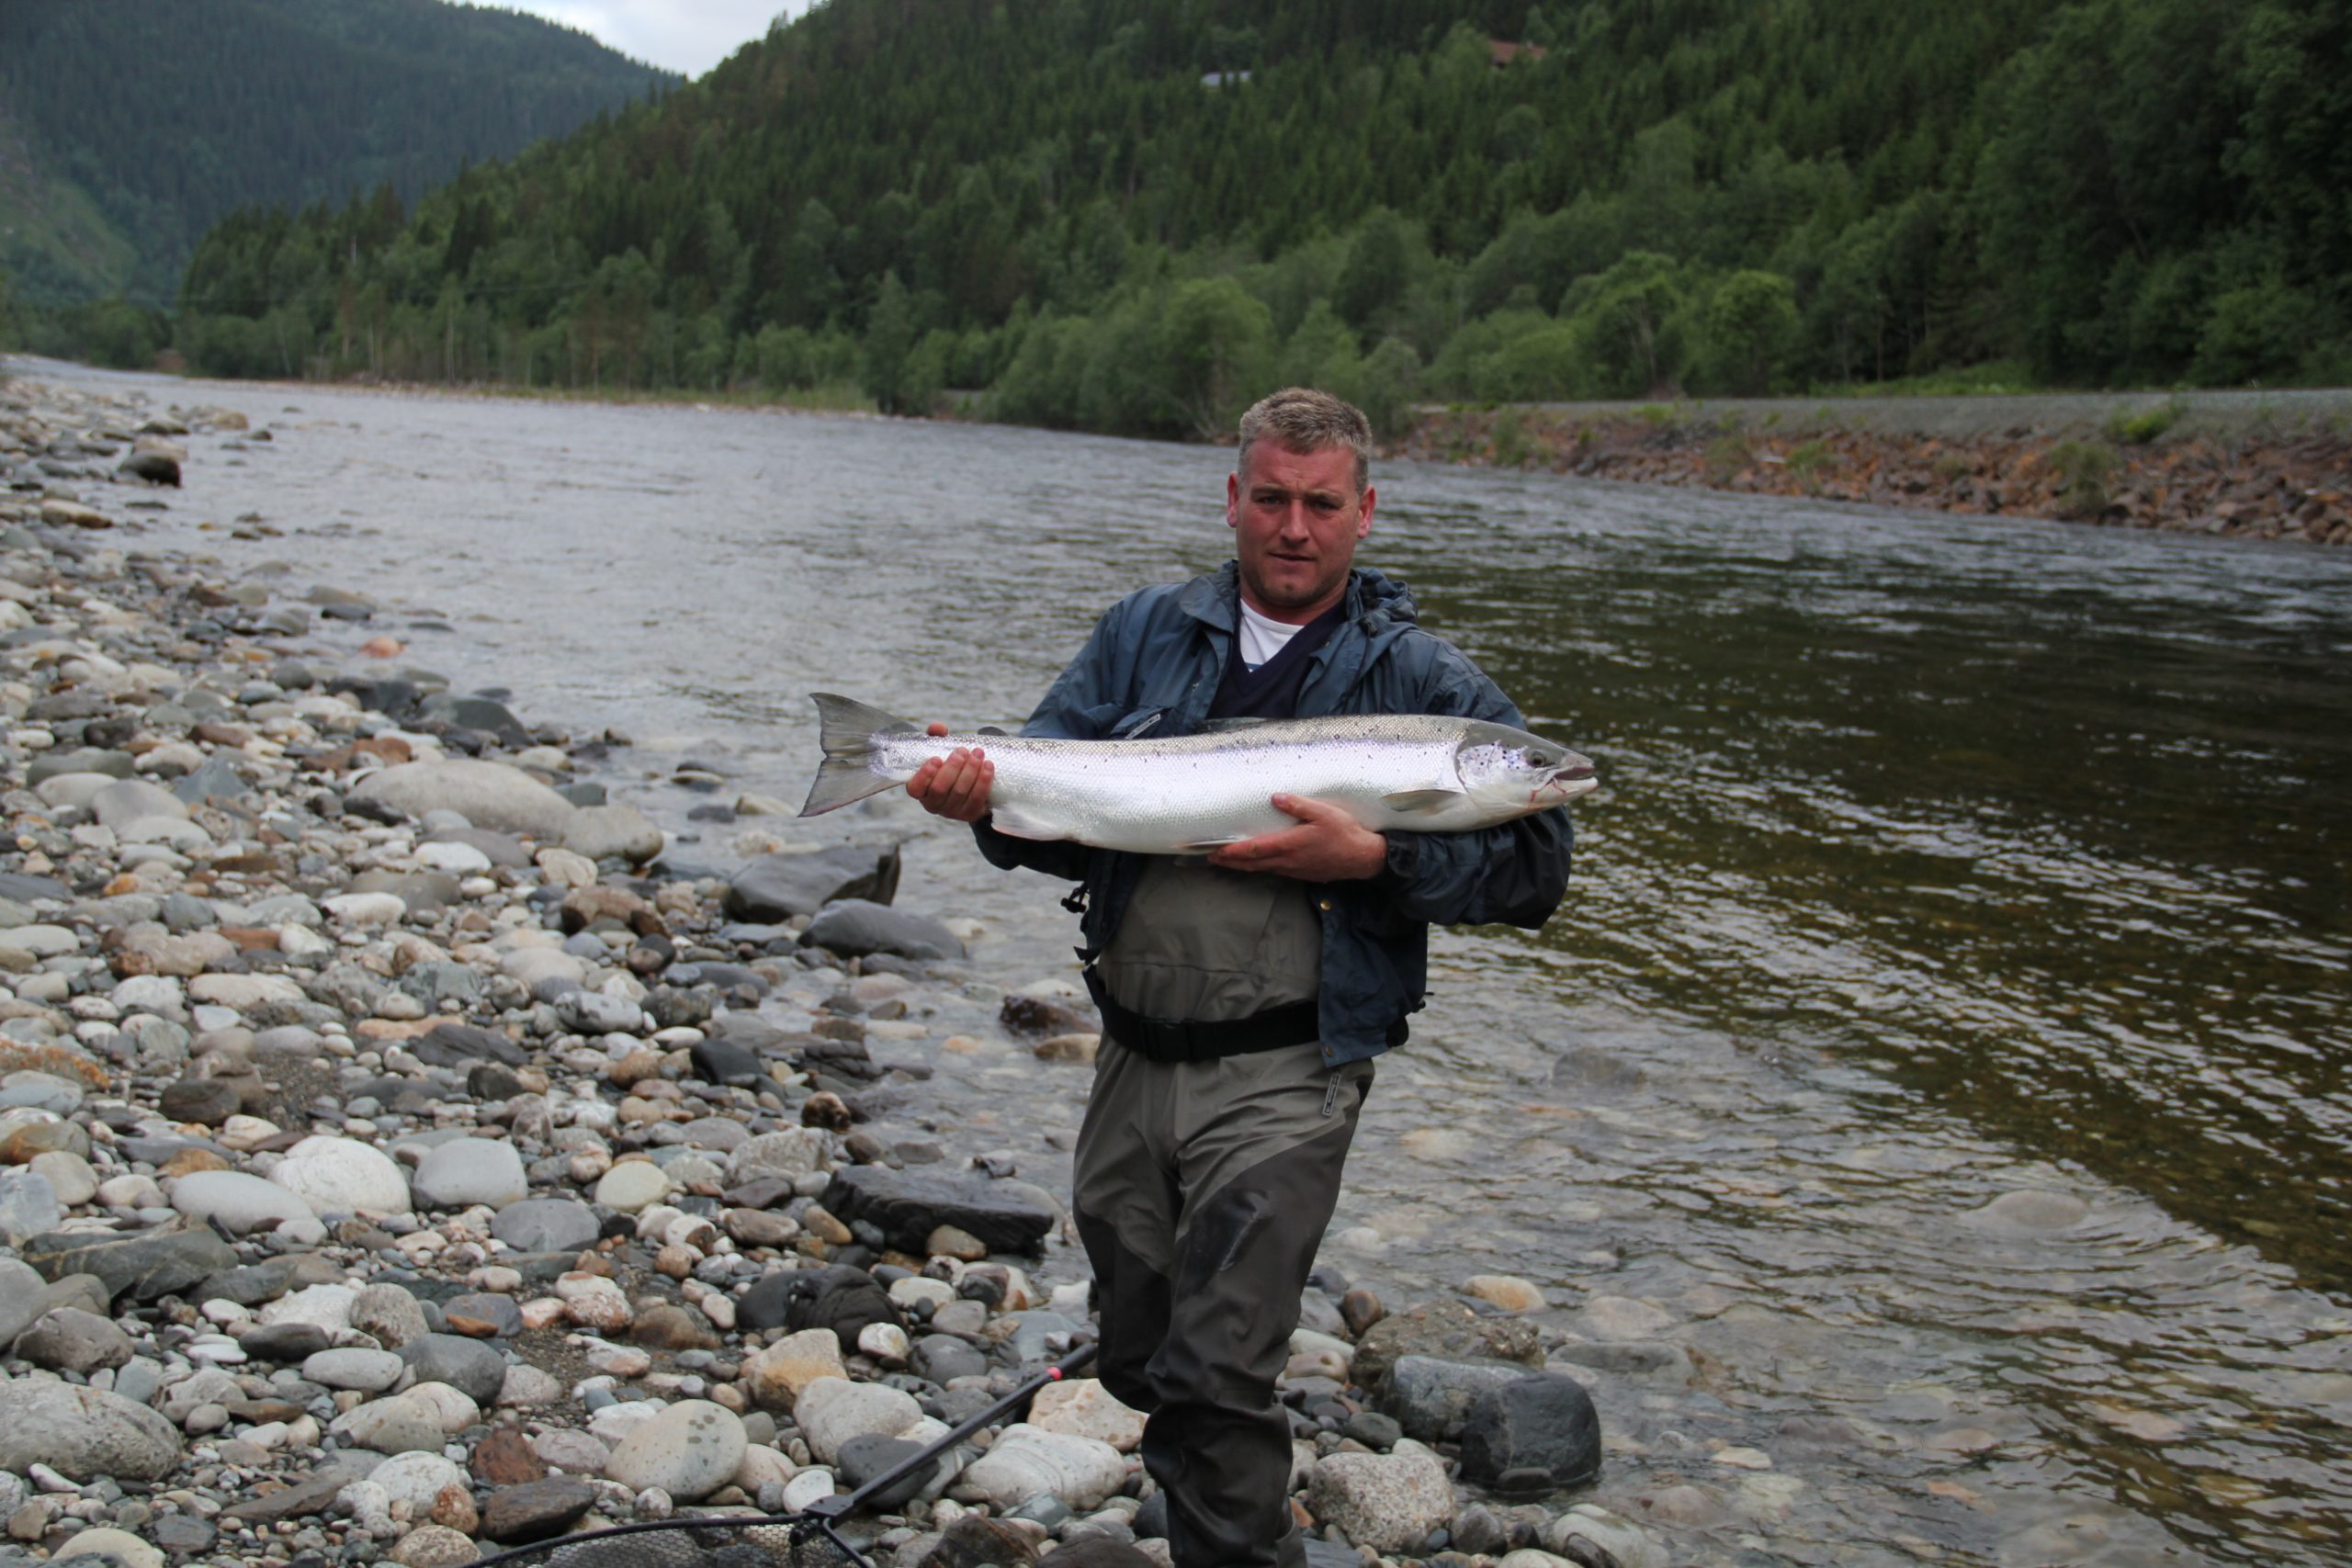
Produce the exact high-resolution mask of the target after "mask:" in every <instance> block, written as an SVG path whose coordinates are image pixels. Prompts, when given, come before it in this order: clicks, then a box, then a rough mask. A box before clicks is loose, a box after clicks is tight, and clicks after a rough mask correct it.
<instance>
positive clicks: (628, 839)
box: [563, 806, 663, 865]
mask: <svg viewBox="0 0 2352 1568" xmlns="http://www.w3.org/2000/svg"><path fill="white" fill-rule="evenodd" d="M662 842H663V840H662V829H660V828H658V827H656V826H654V823H653V818H650V817H648V816H647V815H646V814H645V813H644V812H642V811H639V809H638V808H637V807H634V806H576V807H572V810H571V820H570V821H569V822H567V823H565V824H564V828H563V847H564V848H565V849H567V850H570V851H571V852H572V853H574V854H581V855H586V856H587V857H588V858H589V859H590V860H606V859H615V860H625V861H627V862H628V863H629V864H631V865H641V864H643V863H645V862H647V861H650V860H651V859H652V858H653V857H654V856H655V855H658V854H660V853H661V852H662Z"/></svg>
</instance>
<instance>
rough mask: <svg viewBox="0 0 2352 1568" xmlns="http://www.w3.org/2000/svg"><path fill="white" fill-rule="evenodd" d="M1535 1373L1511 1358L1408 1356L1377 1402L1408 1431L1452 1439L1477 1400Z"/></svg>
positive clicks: (1429, 1438)
mask: <svg viewBox="0 0 2352 1568" xmlns="http://www.w3.org/2000/svg"><path fill="white" fill-rule="evenodd" d="M1529 1375H1530V1373H1529V1372H1528V1370H1527V1369H1526V1368H1525V1367H1520V1366H1513V1365H1511V1364H1510V1363H1509V1362H1502V1361H1448V1360H1441V1359H1438V1358H1437V1357H1434V1356H1405V1357H1401V1358H1399V1359H1398V1360H1397V1364H1396V1365H1395V1366H1394V1367H1392V1368H1391V1369H1389V1374H1388V1380H1387V1382H1385V1384H1384V1385H1383V1386H1382V1388H1381V1391H1380V1393H1379V1394H1378V1395H1377V1397H1375V1399H1374V1402H1373V1403H1374V1407H1375V1408H1376V1409H1378V1410H1379V1411H1380V1413H1381V1414H1382V1415H1384V1416H1393V1417H1395V1418H1396V1421H1397V1425H1398V1426H1400V1427H1404V1428H1405V1435H1406V1436H1407V1437H1408V1438H1416V1439H1418V1440H1419V1441H1421V1442H1424V1443H1438V1442H1451V1441H1453V1439H1454V1438H1457V1437H1459V1436H1461V1433H1462V1426H1463V1423H1464V1422H1465V1421H1467V1420H1468V1419H1469V1418H1470V1409H1471V1406H1473V1405H1475V1404H1477V1403H1478V1401H1480V1400H1481V1399H1484V1398H1485V1397H1486V1396H1487V1394H1489V1393H1494V1392H1495V1391H1496V1390H1498V1389H1500V1388H1505V1387H1508V1386H1509V1385H1510V1384H1511V1383H1515V1382H1519V1381H1520V1380H1521V1379H1522V1378H1525V1377H1528V1376H1529ZM1561 1381H1562V1382H1566V1381H1568V1380H1566V1379H1565V1378H1564V1379H1562V1380H1561Z"/></svg>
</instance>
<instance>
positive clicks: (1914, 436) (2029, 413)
mask: <svg viewBox="0 0 2352 1568" xmlns="http://www.w3.org/2000/svg"><path fill="white" fill-rule="evenodd" d="M1391 451H1392V453H1393V455H1395V456H1397V457H1410V458H1416V459H1419V460H1422V461H1427V462H1437V463H1462V464H1469V465H1473V466H1478V467H1488V468H1528V469H1543V470H1548V471H1550V472H1554V473H1560V474H1574V475H1577V476H1579V477H1583V478H1591V479H1619V480H1625V481H1629V482H1633V483H1637V484H1657V485H1676V486H1699V487H1703V488H1707V489H1712V490H1721V491H1734V492H1746V493H1751V494H1767V495H1789V496H1813V497H1816V498H1819V499H1822V500H1828V501H1846V502H1862V503H1865V504H1870V505H1877V506H1899V507H1917V508H1925V509H1932V510H1935V511H1939V512H1951V513H1975V514H1979V515H1995V516H2009V517H2036V518H2056V519H2060V520H2064V521H2070V522H2079V523H2094V524H2104V525H2115V526H2124V527H2140V528H2156V529H2162V530H2165V531H2168V532H2175V533H2197V534H2212V535H2229V536H2242V537H2250V538H2263V539H2296V540H2301V541H2304V542H2307V543H2312V544H2330V545H2345V544H2352V390H2345V389H2293V390H2286V391H2273V392H2256V391H2197V392H2177V393H2150V392H2134V393H2096V392H2068V393H2041V394H2028V395H1995V394H1987V395H1972V396H1963V397H1918V398H1909V397H1880V398H1789V399H1748V400H1710V401H1705V402H1675V403H1630V402H1618V403H1537V404H1505V405H1498V406H1494V407H1487V408H1468V407H1463V406H1460V405H1455V406H1452V407H1445V408H1434V407H1427V408H1424V409H1422V410H1421V411H1420V416H1419V419H1418V420H1417V422H1416V423H1415V424H1414V426H1413V429H1412V431H1411V432H1410V433H1409V434H1408V435H1407V436H1406V437H1405V438H1404V439H1403V440H1401V441H1399V442H1397V443H1396V444H1395V445H1394V446H1393V447H1392V448H1391Z"/></svg>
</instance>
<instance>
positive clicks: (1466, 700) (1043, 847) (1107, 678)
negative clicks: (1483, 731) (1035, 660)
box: [973, 561, 1570, 1066]
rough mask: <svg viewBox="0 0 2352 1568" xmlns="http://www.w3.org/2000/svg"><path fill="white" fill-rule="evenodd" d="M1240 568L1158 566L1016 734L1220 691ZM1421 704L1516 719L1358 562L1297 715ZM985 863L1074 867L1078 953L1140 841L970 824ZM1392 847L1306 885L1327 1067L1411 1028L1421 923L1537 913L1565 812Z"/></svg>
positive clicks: (1109, 615) (1564, 838) (1558, 880)
mask: <svg viewBox="0 0 2352 1568" xmlns="http://www.w3.org/2000/svg"><path fill="white" fill-rule="evenodd" d="M1239 581H1240V576H1239V567H1238V565H1237V563H1235V562H1233V561H1227V563H1226V564H1225V566H1224V568H1223V569H1222V570H1218V571H1215V572H1211V573H1208V574H1207V575H1205V576H1202V577H1196V578H1194V579H1193V580H1192V581H1190V582H1169V583H1158V584H1155V585H1153V586H1152V587H1149V588H1145V589H1141V590H1138V591H1137V592H1134V593H1131V594H1129V595H1128V596H1127V597H1125V599H1122V600H1120V601H1119V602H1118V603H1117V604H1114V605H1112V606H1111V608H1110V609H1109V610H1108V611H1106V612H1105V613H1104V614H1103V618H1102V619H1101V620H1100V621H1098V622H1097V623H1095V626H1094V632H1093V635H1092V636H1091V637H1089V638H1088V639H1087V643H1086V647H1085V648H1084V649H1082V650H1081V651H1080V654H1079V656H1078V657H1077V658H1076V659H1075V660H1072V661H1071V662H1070V666H1069V669H1067V670H1065V671H1062V673H1061V676H1060V678H1059V679H1057V681H1055V682H1054V684H1053V686H1052V688H1051V689H1050V690H1048V691H1047V692H1046V698H1045V701H1043V702H1041V703H1039V704H1038V705H1037V710H1036V712H1035V713H1034V714H1032V715H1030V716H1029V721H1028V723H1026V724H1025V725H1023V727H1022V731H1021V732H1022V733H1023V735H1034V736H1046V737H1052V738H1056V739H1073V740H1115V739H1125V738H1127V737H1129V736H1134V735H1137V734H1139V733H1144V734H1148V735H1151V736H1169V737H1173V736H1180V735H1190V734H1193V733H1195V732H1196V731H1197V730H1198V729H1199V728H1201V725H1202V723H1203V721H1204V717H1205V716H1206V715H1207V713H1208V709H1209V704H1210V702H1211V701H1212V700H1214V699H1215V697H1216V690H1217V683H1218V682H1219V681H1220V680H1222V679H1223V677H1224V674H1225V667H1226V660H1227V656H1228V655H1229V654H1230V653H1231V652H1232V649H1233V639H1234V637H1235V635H1236V628H1237V627H1238V625H1239V621H1240V612H1239V604H1240V590H1239ZM1364 713H1429V714H1443V715H1447V716H1458V717H1463V718H1480V719H1488V720H1492V721H1493V722H1495V723H1498V724H1508V725H1511V726H1513V727H1515V728H1525V722H1526V721H1525V720H1524V719H1522V718H1521V716H1520V712H1519V709H1518V708H1516V707H1514V706H1513V705H1511V702H1510V698H1508V697H1506V696H1504V695H1503V694H1502V692H1501V690H1500V689H1499V688H1498V687H1497V686H1496V684H1495V683H1494V682H1492V681H1490V680H1488V679H1487V676H1486V674H1485V672H1484V671H1480V670H1479V668H1478V667H1477V666H1476V664H1473V663H1472V662H1471V661H1470V660H1469V659H1468V658H1467V657H1466V656H1464V654H1463V653H1462V652H1461V650H1460V649H1456V648H1454V647H1453V644H1451V643H1449V642H1446V641H1445V640H1444V639H1443V638H1442V637H1438V636H1436V635H1435V634H1434V633H1431V632H1426V631H1423V630H1422V629H1421V628H1420V627H1419V626H1418V625H1417V624H1415V611H1414V607H1413V596H1412V593H1411V591H1410V590H1408V588H1406V586H1405V585H1404V584H1403V583H1402V582H1400V581H1397V580H1396V579H1394V578H1391V577H1387V576H1385V575H1384V574H1382V573H1381V572H1379V571H1377V570H1372V569H1370V568H1365V567H1359V568H1357V569H1356V570H1354V572H1353V573H1352V574H1351V580H1350V581H1349V584H1348V596H1347V617H1346V619H1345V620H1344V621H1343V622H1342V623H1341V624H1340V626H1339V628H1338V629H1337V630H1335V631H1334V632H1333V633H1332V634H1331V636H1330V638H1329V640H1328V641H1327V642H1325V643H1324V645H1323V646H1322V648H1321V649H1317V652H1316V653H1315V656H1314V659H1313V660H1312V665H1311V668H1310V670H1309V671H1308V674H1307V677H1306V688H1305V690H1304V691H1303V692H1302V693H1301V694H1300V696H1299V703H1298V716H1300V717H1301V718H1314V717H1319V716H1325V715H1329V714H1364ZM973 832H974V834H975V835H976V836H977V838H978V840H979V846H980V852H981V853H982V854H983V855H986V856H987V857H988V859H989V862H990V863H992V864H995V865H999V866H1003V867H1007V868H1011V867H1014V866H1026V867H1029V868H1031V869H1032V870H1035V871H1041V872H1045V873H1046V874H1049V875H1055V876H1061V877H1065V878H1068V879H1069V880H1072V881H1081V882H1083V883H1084V885H1085V886H1084V887H1083V889H1082V890H1081V893H1080V896H1079V898H1077V899H1074V900H1073V901H1072V902H1073V907H1079V906H1080V904H1082V913H1083V918H1082V919H1081V920H1080V927H1079V929H1080V935H1081V937H1082V938H1083V941H1084V945H1082V946H1081V947H1080V949H1079V956H1080V958H1081V959H1084V960H1086V961H1087V962H1089V963H1091V962H1092V960H1093V958H1094V955H1095V954H1097V953H1101V952H1102V951H1103V949H1104V948H1105V947H1106V946H1108V945H1109V943H1110V942H1111V939H1112V937H1113V936H1114V935H1115V934H1116V933H1117V931H1118V929H1119V920H1120V918H1121V917H1122V916H1123V915H1124V914H1125V912H1126V905H1127V900H1128V897H1130V895H1132V893H1133V892H1134V890H1135V886H1136V875H1137V874H1138V872H1139V871H1140V869H1141V865H1142V857H1140V856H1137V855H1133V854H1129V853H1125V852H1121V851H1116V850H1097V849H1090V848H1088V847H1087V846H1085V845H1083V844H1077V843H1070V842H1068V841H1060V842H1051V843H1047V842H1040V841H1038V840H1031V839H1016V838H1013V837H1012V836H1010V835H1008V834H1003V833H1000V832H998V831H996V829H994V828H992V827H990V826H989V821H988V819H987V818H981V819H980V820H979V821H978V822H977V823H975V824H973ZM1387 840H1388V863H1387V865H1386V866H1385V868H1384V869H1383V870H1382V871H1381V873H1380V874H1377V875H1375V876H1374V877H1372V878H1370V879H1369V880H1366V881H1362V882H1335V883H1328V884H1324V885H1321V886H1317V887H1315V888H1314V889H1313V890H1312V891H1313V895H1314V897H1315V900H1316V905H1317V908H1318V909H1320V910H1321V912H1322V920H1323V978H1322V990H1321V993H1320V996H1319V998H1318V1006H1319V1008H1320V1014H1321V1024H1322V1050H1323V1056H1324V1059H1325V1060H1326V1061H1327V1062H1329V1064H1330V1065H1331V1066H1340V1065H1342V1064H1345V1063H1348V1062H1355V1061H1361V1060H1363V1059H1364V1058H1365V1057H1368V1056H1376V1055H1379V1054H1380V1053H1382V1052H1383V1051H1385V1050H1387V1049H1388V1048H1389V1047H1391V1046H1393V1045H1397V1044H1401V1043H1403V1042H1404V1039H1405V1036H1406V1032H1407V1029H1406V1024H1405V1018H1406V1015H1407V1014H1408V1013H1411V1012H1415V1011H1418V1010H1419V1009H1420V1007H1421V1004H1422V1001H1423V992H1424V990H1425V989H1426V987H1427V981H1428V975H1429V928H1430V923H1431V922H1432V921H1435V922H1439V923H1442V924H1445V925H1487V924H1509V925H1515V926H1526V927H1530V928H1533V927H1536V926H1540V925H1542V924H1543V923H1544V920H1545V919H1547V918H1549V917H1550V915H1551V913H1552V911H1553V910H1554V909H1555V908H1558V906H1559V902H1560V897H1561V895H1562V894H1563V893H1565V892H1566V887H1567V880H1568V850H1569V840H1570V828H1569V823H1568V814H1567V813H1566V811H1563V810H1556V809H1555V810H1550V811H1539V812H1537V813H1535V814H1534V815H1533V816H1531V817H1523V818H1519V819H1518V820H1517V821H1514V822H1510V823H1506V824H1504V825H1503V826H1501V827H1498V828H1487V829H1479V830H1478V831H1476V832H1469V833H1409V832H1398V831H1391V832H1390V833H1388V835H1387Z"/></svg>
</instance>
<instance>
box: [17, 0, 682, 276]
mask: <svg viewBox="0 0 2352 1568" xmlns="http://www.w3.org/2000/svg"><path fill="white" fill-rule="evenodd" d="M675 81H676V78H675V77H674V76H672V75H671V74H669V73H665V72H661V71H657V70H655V69H653V68H652V67H650V66H647V65H642V64H639V63H637V62H632V61H629V60H627V59H625V58H623V57H622V56H620V55H618V54H616V53H614V52H613V51H610V50H608V49H606V48H605V47H604V46H603V45H602V44H599V43H597V42H596V41H595V40H594V39H591V38H589V37H588V36H587V35H585V34H583V33H579V32H575V31H573V30H571V29H570V28H562V27H559V26H556V25H554V24H552V23H548V22H545V21H541V20H538V19H537V18H534V17H524V16H520V15H517V14H515V13H511V12H505V11H495V10H490V9H484V8H478V7H474V6H453V5H446V4H443V3H441V0H334V4H331V5H324V4H318V3H317V0H173V3H172V4H170V5H155V4H152V3H150V0H74V3H73V4H71V5H58V4H9V5H6V6H0V117H5V118H6V119H7V120H9V121H12V122H13V123H14V126H15V128H16V131H17V136H16V138H14V139H13V144H9V143H7V142H0V160H6V162H7V163H8V164H11V165H13V172H14V174H15V175H16V177H17V179H18V180H19V181H20V182H21V188H22V189H23V190H24V192H25V195H26V197H28V201H29V202H30V204H31V205H30V206H29V208H28V209H25V210H26V211H28V213H29V216H28V218H27V220H25V221H24V222H23V223H21V224H18V223H17V222H14V221H10V222H8V223H7V224H6V227H7V228H9V229H12V230H16V231H17V232H14V233H0V267H5V268H6V269H7V270H8V271H10V272H11V273H13V274H14V275H15V276H16V291H17V295H18V297H19V298H20V299H24V300H26V301H28V302H30V303H34V304H42V303H57V302H62V301H64V300H69V299H78V298H86V297H88V296H89V295H92V294H96V293H101V292H109V291H113V290H119V289H127V290H129V291H130V292H131V293H132V294H133V295H134V296H136V297H139V298H141V299H145V300H147V301H148V302H150V303H162V302H164V301H165V300H168V299H171V298H172V297H173V296H174V295H175V293H176V292H177V287H178V281H179V275H180V272H181V269H182V268H183V267H185V265H187V257H188V254H190V252H191V251H192V249H193V247H194V245H195V243H196V240H197V239H198V236H199V235H201V234H202V233H203V232H204V231H205V230H207V229H208V228H209V227H210V226H211V225H212V224H213V223H214V222H216V221H217V220H219V219H220V217H221V216H222V215H223V214H225V213H228V212H230V211H232V210H234V209H238V208H241V207H246V206H251V205H254V204H255V203H262V204H267V205H271V206H278V207H287V208H299V207H303V206H307V205H310V204H311V203H313V202H318V201H334V202H341V201H343V200H345V198H347V197H350V196H351V195H352V194H353V193H354V192H355V191H363V190H368V189H372V188H374V187H376V186H379V185H381V184H389V185H390V186H391V187H392V189H393V190H394V191H395V192H397V193H399V194H400V195H401V197H403V198H411V197H415V196H416V195H418V194H419V193H421V192H422V191H424V189H425V188H427V187H428V186H432V185H434V184H436V183H438V182H440V181H444V180H447V179H448V178H449V177H450V176H451V175H455V174H457V173H458V170H459V169H460V168H462V167H463V166H464V165H465V164H467V163H468V162H469V161H472V160H481V159H484V158H496V157H503V156H507V155H510V154H513V153H515V152H520V151H521V150H523V149H524V148H526V147H527V146H529V145H530V144H531V143H533V142H535V141H538V140H540V139H541V138H543V137H547V136H550V135H556V134H560V133H562V132H566V131H570V130H574V129H576V128H578V127H579V126H581V125H582V124H583V123H585V122H587V121H588V120H590V119H592V118H594V117H595V116H597V115H598V114H600V113H603V112H605V111H608V110H611V109H615V108H617V107H620V106H621V105H623V104H624V103H626V102H628V101H629V100H630V99H632V98H637V97H642V96H646V95H647V94H649V93H651V92H655V91H658V90H661V89H663V88H665V87H667V86H669V85H673V84H674V83H675ZM0 177H9V176H8V175H0ZM91 209H94V210H95V212H96V214H97V215H98V216H99V217H100V218H101V219H102V220H103V222H104V224H105V226H106V228H107V230H108V231H111V234H112V236H113V238H112V241H111V243H103V242H102V243H95V244H93V243H86V239H87V231H88V228H89V212H90V210H91ZM8 210H9V213H10V216H11V219H12V220H13V219H14V218H15V217H16V216H17V214H18V212H19V210H20V209H17V207H16V205H15V204H14V203H13V202H12V203H11V204H10V207H9V209H8ZM68 226H71V227H72V228H73V229H74V231H75V232H76V233H77V234H79V235H81V236H82V238H81V239H79V240H77V241H76V242H75V243H70V244H61V243H54V236H55V235H56V234H57V233H58V232H60V231H62V230H64V229H66V228H67V227H68ZM126 253H127V254H126Z"/></svg>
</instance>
